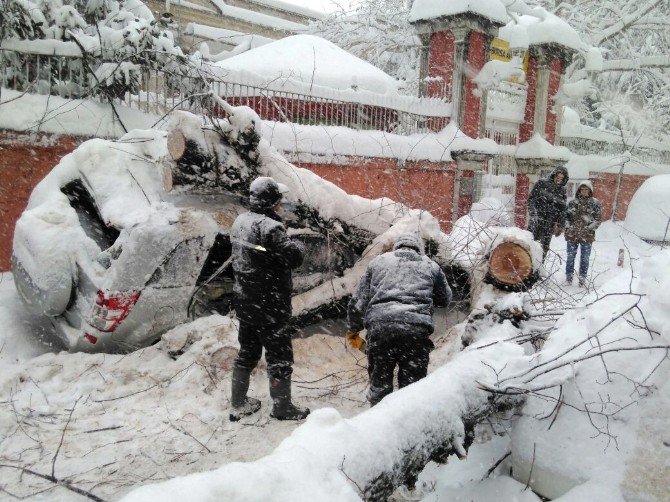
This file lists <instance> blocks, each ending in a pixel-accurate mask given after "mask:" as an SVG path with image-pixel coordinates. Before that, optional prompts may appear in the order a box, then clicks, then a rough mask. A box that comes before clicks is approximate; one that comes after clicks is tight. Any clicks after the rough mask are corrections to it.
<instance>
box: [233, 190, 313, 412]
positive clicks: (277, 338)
mask: <svg viewBox="0 0 670 502" xmlns="http://www.w3.org/2000/svg"><path fill="white" fill-rule="evenodd" d="M284 191H288V190H287V189H286V187H285V186H284V185H281V186H280V185H279V184H278V183H277V182H276V181H275V180H273V179H272V178H267V177H260V178H256V179H255V180H254V181H253V183H251V186H250V188H249V206H250V211H249V212H247V213H243V214H241V215H240V216H238V217H237V219H236V220H235V223H234V224H233V228H232V230H231V232H230V241H231V244H232V248H233V250H232V257H233V272H234V274H235V286H234V289H233V293H234V305H235V312H236V314H237V317H238V319H239V321H240V331H239V338H238V340H239V342H240V351H239V353H238V355H237V358H236V359H235V363H234V367H233V379H232V397H231V412H230V420H232V421H236V420H239V419H240V417H242V416H244V415H250V414H252V413H255V412H256V411H258V410H259V409H260V401H259V400H258V399H254V398H250V397H247V391H248V389H249V378H250V375H251V371H252V370H253V369H254V368H255V367H256V364H257V363H258V361H259V360H260V357H261V353H262V350H263V348H265V360H266V362H267V368H268V369H267V371H268V377H269V379H270V396H271V397H272V401H273V407H272V412H271V414H270V416H272V417H274V418H277V419H279V420H299V419H302V418H305V417H306V416H307V415H308V414H309V409H306V408H304V409H303V408H299V407H297V406H295V405H294V404H293V403H292V401H291V374H292V373H293V368H292V365H293V347H292V345H291V330H289V329H287V323H288V321H289V319H290V317H291V293H292V290H293V282H292V280H291V269H292V268H296V267H298V266H300V264H301V263H302V259H303V255H302V250H301V249H300V247H299V246H298V245H297V244H296V243H295V242H293V241H291V239H290V238H289V237H288V235H287V234H286V229H285V228H284V225H283V224H282V219H281V217H280V216H279V215H278V212H279V209H280V202H281V198H282V192H284Z"/></svg>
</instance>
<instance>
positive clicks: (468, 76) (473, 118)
mask: <svg viewBox="0 0 670 502" xmlns="http://www.w3.org/2000/svg"><path fill="white" fill-rule="evenodd" d="M465 54H466V58H465V61H464V66H463V68H462V71H463V74H464V86H463V88H464V92H463V94H462V96H461V101H460V103H459V121H458V125H459V127H460V129H461V131H463V132H464V133H465V134H467V135H468V136H470V137H471V138H477V137H479V131H480V124H479V119H480V113H479V111H480V110H479V108H480V105H481V102H480V98H479V96H478V95H476V94H475V91H476V90H477V86H476V85H475V83H474V82H473V81H472V79H473V77H474V76H475V75H477V74H478V73H479V70H481V69H482V67H483V66H484V63H486V35H484V34H483V33H481V32H478V31H471V32H470V33H469V34H468V35H467V37H466V46H465Z"/></svg>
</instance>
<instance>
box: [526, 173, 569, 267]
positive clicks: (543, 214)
mask: <svg viewBox="0 0 670 502" xmlns="http://www.w3.org/2000/svg"><path fill="white" fill-rule="evenodd" d="M568 179H569V178H568V170H567V169H566V168H565V167H563V166H559V167H557V168H556V169H554V170H553V171H552V172H551V173H550V174H549V176H547V177H546V178H542V179H541V180H539V181H538V182H537V183H535V186H534V187H533V189H532V190H531V191H530V195H529V196H528V215H529V218H528V230H529V231H530V232H531V233H532V234H533V239H535V240H536V241H537V242H539V243H540V244H542V250H543V254H542V258H543V259H544V258H545V257H546V256H547V252H548V251H549V245H550V244H551V237H552V235H556V236H558V235H561V232H562V231H563V226H564V225H565V210H566V201H567V195H566V192H565V185H566V184H567V183H568Z"/></svg>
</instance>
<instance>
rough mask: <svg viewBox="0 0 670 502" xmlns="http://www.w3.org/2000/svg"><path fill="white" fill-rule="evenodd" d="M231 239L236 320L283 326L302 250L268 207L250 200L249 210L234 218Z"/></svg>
mask: <svg viewBox="0 0 670 502" xmlns="http://www.w3.org/2000/svg"><path fill="white" fill-rule="evenodd" d="M230 240H231V244H232V248H233V250H232V257H233V272H234V275H235V285H234V287H233V293H234V306H235V312H236V313H237V317H238V318H239V319H240V320H241V321H244V322H247V323H249V324H253V325H262V324H285V323H286V322H287V321H288V320H289V319H290V317H291V293H292V290H293V281H292V279H291V269H292V268H296V267H298V266H300V264H301V263H302V259H303V253H302V249H301V247H300V246H299V245H298V244H297V243H295V242H293V241H292V240H291V239H290V238H289V237H288V235H287V234H286V229H285V228H284V225H283V224H282V220H281V218H280V217H279V216H278V215H277V214H276V213H275V212H274V211H273V210H272V209H271V208H268V207H267V206H260V205H257V204H256V205H254V204H253V201H252V205H251V211H249V212H247V213H243V214H241V215H239V216H238V217H237V218H236V219H235V223H233V228H232V230H231V232H230Z"/></svg>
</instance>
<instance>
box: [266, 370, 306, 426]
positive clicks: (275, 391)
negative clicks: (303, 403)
mask: <svg viewBox="0 0 670 502" xmlns="http://www.w3.org/2000/svg"><path fill="white" fill-rule="evenodd" d="M270 397H272V403H273V406H272V412H271V413H270V416H271V417H272V418H276V419H277V420H302V419H303V418H306V417H307V415H309V408H299V407H297V406H296V405H295V404H293V402H291V379H290V378H286V379H279V378H271V379H270Z"/></svg>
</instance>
